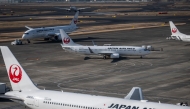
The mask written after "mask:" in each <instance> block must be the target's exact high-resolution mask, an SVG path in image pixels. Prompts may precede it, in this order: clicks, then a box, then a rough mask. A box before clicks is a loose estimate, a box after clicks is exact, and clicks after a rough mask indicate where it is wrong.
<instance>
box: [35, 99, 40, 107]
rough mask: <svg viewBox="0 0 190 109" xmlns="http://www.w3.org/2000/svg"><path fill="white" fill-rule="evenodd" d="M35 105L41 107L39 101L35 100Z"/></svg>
mask: <svg viewBox="0 0 190 109" xmlns="http://www.w3.org/2000/svg"><path fill="white" fill-rule="evenodd" d="M34 104H35V107H39V100H38V99H35V101H34Z"/></svg>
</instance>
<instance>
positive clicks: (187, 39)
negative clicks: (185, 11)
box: [171, 33, 190, 42]
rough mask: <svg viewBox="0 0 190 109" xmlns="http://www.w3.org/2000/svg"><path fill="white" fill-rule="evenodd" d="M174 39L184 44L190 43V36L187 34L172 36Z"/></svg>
mask: <svg viewBox="0 0 190 109" xmlns="http://www.w3.org/2000/svg"><path fill="white" fill-rule="evenodd" d="M171 37H172V39H174V40H179V41H184V42H190V35H186V34H182V33H180V34H178V35H171Z"/></svg>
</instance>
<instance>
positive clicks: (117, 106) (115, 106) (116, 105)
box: [108, 103, 145, 109]
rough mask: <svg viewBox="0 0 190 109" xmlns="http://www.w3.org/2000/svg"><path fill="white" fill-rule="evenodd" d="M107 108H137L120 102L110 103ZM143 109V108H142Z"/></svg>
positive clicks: (137, 108)
mask: <svg viewBox="0 0 190 109" xmlns="http://www.w3.org/2000/svg"><path fill="white" fill-rule="evenodd" d="M108 108H111V109H139V107H138V106H131V105H122V104H121V105H120V104H114V103H112V104H111V105H110V106H108ZM143 109H145V108H143Z"/></svg>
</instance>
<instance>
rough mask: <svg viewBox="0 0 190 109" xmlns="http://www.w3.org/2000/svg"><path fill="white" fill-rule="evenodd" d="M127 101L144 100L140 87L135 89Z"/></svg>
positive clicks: (127, 97)
mask: <svg viewBox="0 0 190 109" xmlns="http://www.w3.org/2000/svg"><path fill="white" fill-rule="evenodd" d="M125 99H130V100H143V94H142V90H141V88H140V87H133V88H132V89H131V91H130V92H129V94H128V95H127V96H126V97H125Z"/></svg>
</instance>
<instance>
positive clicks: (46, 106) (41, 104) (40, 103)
mask: <svg viewBox="0 0 190 109" xmlns="http://www.w3.org/2000/svg"><path fill="white" fill-rule="evenodd" d="M50 93H51V94H50ZM6 95H14V96H15V95H17V96H19V97H20V98H22V99H23V102H20V103H21V104H24V105H26V106H27V107H29V108H32V109H190V108H189V107H182V106H177V105H171V104H164V103H163V104H162V103H155V102H142V101H138V100H127V99H124V98H123V99H122V98H115V97H106V96H96V95H87V94H78V93H69V92H61V91H60V92H58V91H48V90H37V91H23V92H16V91H13V92H8V93H6Z"/></svg>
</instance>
